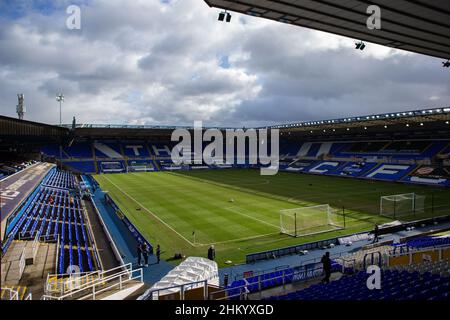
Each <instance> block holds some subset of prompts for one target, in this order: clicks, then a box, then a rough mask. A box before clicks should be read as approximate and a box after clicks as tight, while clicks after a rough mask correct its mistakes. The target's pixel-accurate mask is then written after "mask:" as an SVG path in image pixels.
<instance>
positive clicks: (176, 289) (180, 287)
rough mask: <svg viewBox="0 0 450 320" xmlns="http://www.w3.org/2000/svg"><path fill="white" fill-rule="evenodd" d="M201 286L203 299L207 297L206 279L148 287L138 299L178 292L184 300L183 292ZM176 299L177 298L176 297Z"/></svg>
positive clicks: (150, 298)
mask: <svg viewBox="0 0 450 320" xmlns="http://www.w3.org/2000/svg"><path fill="white" fill-rule="evenodd" d="M202 286H203V299H204V300H207V299H208V280H200V281H196V282H189V283H185V284H179V285H173V286H170V287H166V288H159V289H149V290H147V291H146V292H145V293H144V294H143V295H142V296H140V297H139V298H138V300H159V298H160V297H161V296H170V295H176V294H177V293H178V292H179V294H180V296H179V300H185V294H186V292H187V291H189V290H193V289H197V288H200V287H202ZM177 300H178V299H177Z"/></svg>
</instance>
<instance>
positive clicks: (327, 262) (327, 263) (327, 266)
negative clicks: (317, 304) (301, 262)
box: [320, 251, 331, 283]
mask: <svg viewBox="0 0 450 320" xmlns="http://www.w3.org/2000/svg"><path fill="white" fill-rule="evenodd" d="M320 262H322V265H323V272H324V273H325V277H324V278H323V280H322V282H323V283H330V276H331V259H330V253H329V252H328V251H327V252H325V254H324V255H323V256H322V259H321V260H320Z"/></svg>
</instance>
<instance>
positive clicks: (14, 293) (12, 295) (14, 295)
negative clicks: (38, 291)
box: [1, 288, 19, 300]
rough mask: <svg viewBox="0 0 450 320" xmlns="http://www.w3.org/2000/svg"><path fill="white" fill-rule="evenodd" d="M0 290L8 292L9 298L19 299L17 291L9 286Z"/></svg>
mask: <svg viewBox="0 0 450 320" xmlns="http://www.w3.org/2000/svg"><path fill="white" fill-rule="evenodd" d="M1 290H4V291H7V292H9V300H19V292H18V291H16V290H13V289H11V288H1Z"/></svg>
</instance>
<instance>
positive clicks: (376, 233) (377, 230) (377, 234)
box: [372, 224, 380, 243]
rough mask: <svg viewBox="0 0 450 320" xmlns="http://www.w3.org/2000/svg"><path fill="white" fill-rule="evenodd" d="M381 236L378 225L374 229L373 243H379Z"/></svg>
mask: <svg viewBox="0 0 450 320" xmlns="http://www.w3.org/2000/svg"><path fill="white" fill-rule="evenodd" d="M379 236H380V228H379V227H378V224H376V225H375V228H374V229H373V241H372V243H375V242H378V240H379V239H378V237H379Z"/></svg>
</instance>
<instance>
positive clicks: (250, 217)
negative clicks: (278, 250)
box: [224, 207, 280, 230]
mask: <svg viewBox="0 0 450 320" xmlns="http://www.w3.org/2000/svg"><path fill="white" fill-rule="evenodd" d="M224 209H225V210H228V211H231V212H234V213H237V214H240V215H241V216H244V217H247V218H249V219H253V220H255V221H258V222H261V223H264V224H266V225H268V226H271V227H274V228H277V229H278V230H279V229H280V226H276V225H274V224H272V223H269V222H266V221H264V220H261V219H258V218H255V217H252V216H249V215H247V214H245V213H242V212H241V211H239V210H237V209H236V208H233V207H225V208H224Z"/></svg>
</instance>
